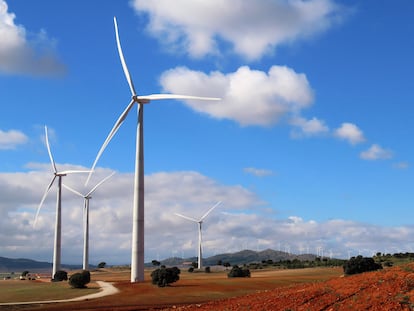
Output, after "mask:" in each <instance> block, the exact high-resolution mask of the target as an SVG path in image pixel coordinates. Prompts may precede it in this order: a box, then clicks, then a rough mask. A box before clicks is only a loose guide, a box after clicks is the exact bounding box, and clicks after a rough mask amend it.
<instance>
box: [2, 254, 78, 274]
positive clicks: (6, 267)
mask: <svg viewBox="0 0 414 311" xmlns="http://www.w3.org/2000/svg"><path fill="white" fill-rule="evenodd" d="M79 268H81V265H62V269H69V270H72V269H79ZM48 269H49V270H51V269H52V263H50V262H45V261H36V260H32V259H26V258H6V257H0V272H19V271H24V270H28V271H31V272H33V271H44V270H48Z"/></svg>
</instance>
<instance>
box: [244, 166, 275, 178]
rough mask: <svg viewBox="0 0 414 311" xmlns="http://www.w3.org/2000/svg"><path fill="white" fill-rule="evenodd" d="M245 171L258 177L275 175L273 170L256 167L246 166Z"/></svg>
mask: <svg viewBox="0 0 414 311" xmlns="http://www.w3.org/2000/svg"><path fill="white" fill-rule="evenodd" d="M243 171H244V172H245V173H248V174H252V175H254V176H258V177H263V176H269V175H273V172H272V171H271V170H266V169H260V168H255V167H246V168H244V169H243Z"/></svg>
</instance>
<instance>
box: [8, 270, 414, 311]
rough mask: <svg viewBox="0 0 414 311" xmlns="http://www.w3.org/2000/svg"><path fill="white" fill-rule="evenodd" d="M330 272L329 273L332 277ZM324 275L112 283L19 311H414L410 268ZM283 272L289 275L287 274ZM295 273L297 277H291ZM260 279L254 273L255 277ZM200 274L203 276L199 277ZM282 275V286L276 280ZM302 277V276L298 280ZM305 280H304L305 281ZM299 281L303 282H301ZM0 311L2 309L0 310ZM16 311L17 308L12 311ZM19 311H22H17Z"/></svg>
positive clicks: (279, 273) (189, 278)
mask: <svg viewBox="0 0 414 311" xmlns="http://www.w3.org/2000/svg"><path fill="white" fill-rule="evenodd" d="M331 271H332V272H331ZM331 271H330V270H329V269H328V270H325V271H324V272H319V273H323V274H324V277H321V278H320V280H322V279H325V281H312V282H310V283H309V281H310V280H312V279H313V280H315V275H312V276H311V275H307V276H306V271H304V270H299V271H298V272H297V275H295V274H292V273H291V272H289V271H286V272H284V271H280V272H276V273H277V274H272V275H266V274H263V275H260V276H258V277H255V272H254V271H252V277H251V278H249V279H236V278H234V279H227V278H223V275H221V276H220V277H217V278H214V276H211V277H208V278H205V277H204V276H197V275H194V276H188V275H187V276H185V275H183V278H182V279H181V280H179V281H178V282H177V283H174V284H173V285H172V286H170V287H166V288H158V287H156V286H153V285H152V284H150V282H149V281H146V282H145V283H135V284H131V283H129V282H128V281H118V282H115V286H116V287H117V288H119V289H120V291H121V292H120V293H119V294H116V295H113V296H108V297H104V298H100V299H96V300H91V301H84V302H78V303H59V304H53V305H42V306H26V307H24V308H22V309H23V310H49V311H52V310H55V311H57V310H59V311H63V310H114V311H120V310H123V311H125V310H165V311H167V310H170V311H171V310H181V311H191V310H199V311H203V310H222V311H224V310H226V311H231V310H237V311H239V310H249V311H255V310H261V311H262V310H263V311H265V310H272V311H287V310H295V311H301V310H310V311H314V310H327V311H330V310H332V311H333V310H357V311H359V310H374V311H375V310H384V311H393V310H414V263H413V264H408V265H404V266H402V267H393V268H387V269H384V270H381V271H377V272H369V273H363V274H358V275H354V276H346V277H340V276H339V274H340V272H341V270H338V269H336V270H335V269H332V270H331ZM288 273H290V274H289V275H288ZM294 273H296V272H294ZM257 274H259V272H257ZM203 275H205V274H203ZM284 275H285V276H286V281H287V282H285V283H284V284H285V285H283V283H280V282H278V283H277V282H275V279H277V280H278V281H280V280H281V279H283V277H284ZM303 275H305V277H303ZM306 278H308V279H306ZM295 280H296V285H292V284H294V282H295ZM299 282H307V283H301V284H298V283H299ZM289 284H290V285H289ZM226 297H232V298H226ZM0 309H1V308H0ZM13 310H17V309H13ZM19 310H21V309H19Z"/></svg>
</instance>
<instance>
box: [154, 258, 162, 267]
mask: <svg viewBox="0 0 414 311" xmlns="http://www.w3.org/2000/svg"><path fill="white" fill-rule="evenodd" d="M152 265H153V266H155V267H158V266H160V265H161V262H159V261H158V260H155V259H154V260H153V261H152Z"/></svg>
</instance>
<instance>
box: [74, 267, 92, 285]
mask: <svg viewBox="0 0 414 311" xmlns="http://www.w3.org/2000/svg"><path fill="white" fill-rule="evenodd" d="M90 281H91V273H90V272H89V271H87V270H83V271H82V272H81V273H75V274H73V275H72V276H71V277H70V278H69V285H70V286H71V287H72V288H86V284H88V283H89V282H90Z"/></svg>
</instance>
